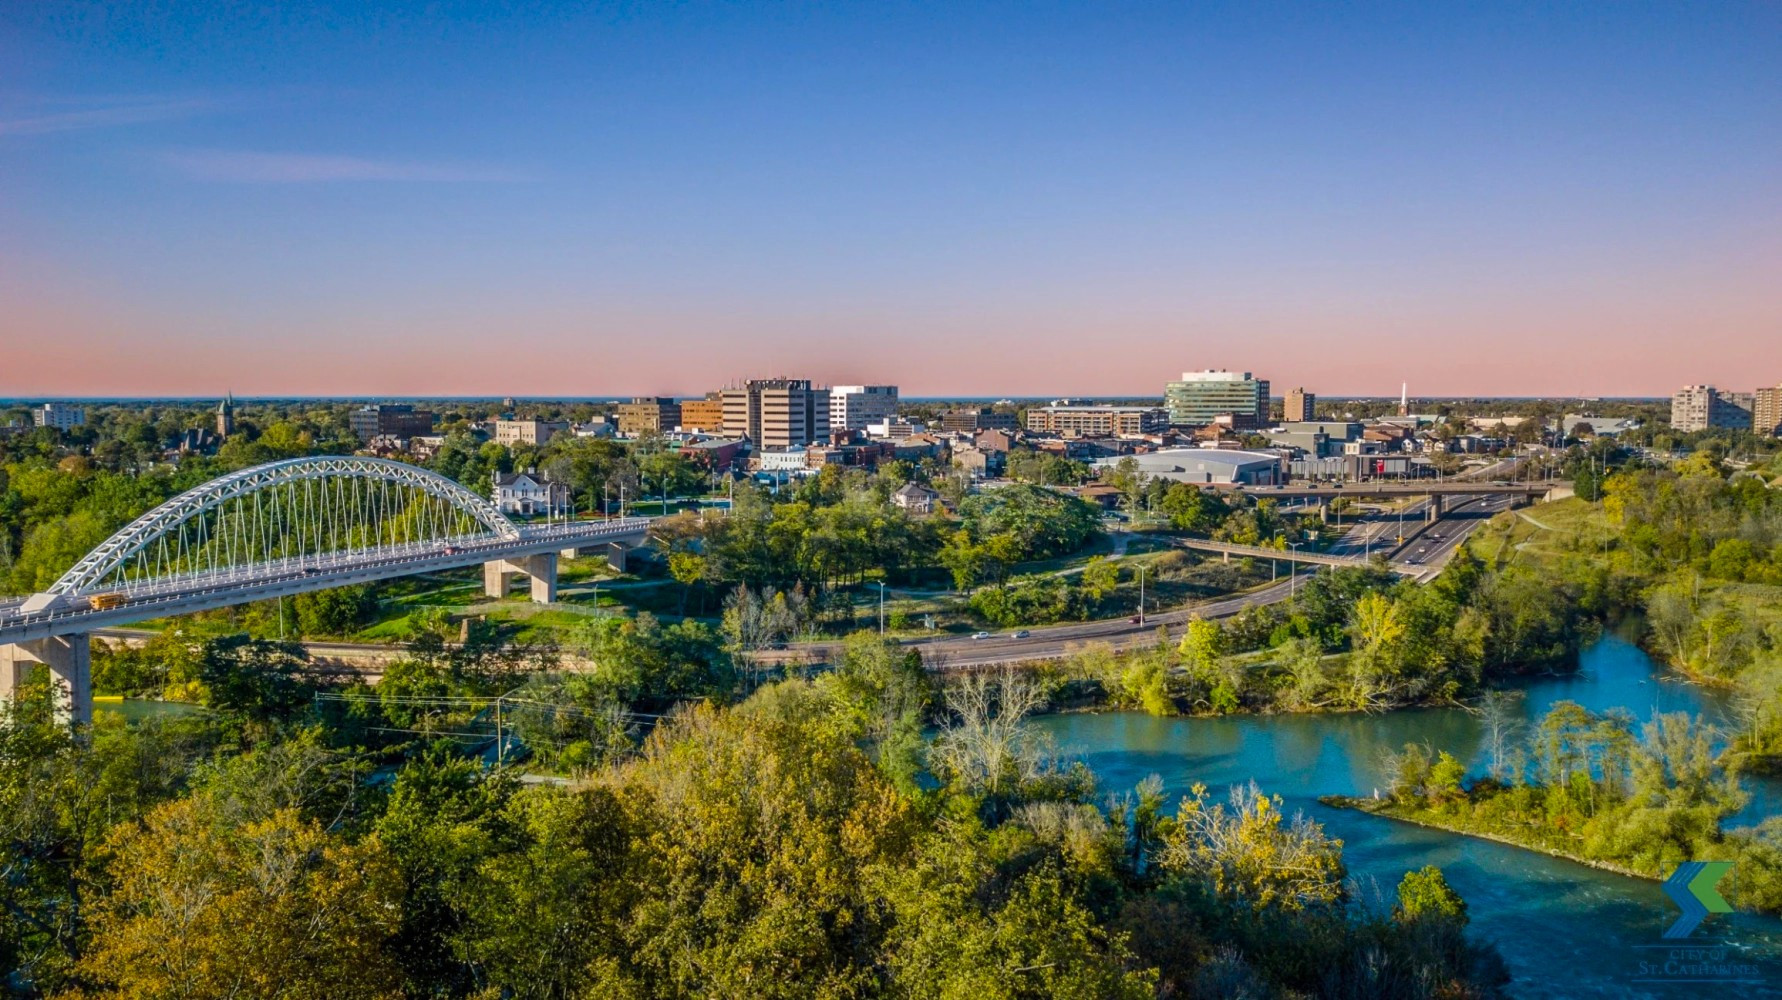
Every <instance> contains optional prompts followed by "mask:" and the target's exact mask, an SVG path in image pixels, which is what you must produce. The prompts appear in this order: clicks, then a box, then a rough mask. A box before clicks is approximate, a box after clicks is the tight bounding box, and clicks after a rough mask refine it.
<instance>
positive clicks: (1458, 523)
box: [761, 493, 1521, 670]
mask: <svg viewBox="0 0 1782 1000" xmlns="http://www.w3.org/2000/svg"><path fill="white" fill-rule="evenodd" d="M1519 499H1521V495H1519V494H1509V493H1504V494H1497V495H1482V496H1481V495H1474V494H1469V495H1466V496H1461V497H1454V498H1451V499H1450V500H1449V502H1448V505H1447V511H1448V513H1447V514H1445V516H1444V517H1443V519H1442V520H1440V521H1436V522H1434V523H1433V524H1432V523H1430V522H1427V521H1425V520H1424V519H1423V516H1422V514H1421V511H1422V510H1423V507H1424V506H1425V504H1426V503H1427V501H1418V502H1416V503H1413V504H1410V505H1409V506H1407V507H1406V508H1405V511H1404V533H1405V544H1404V545H1403V546H1402V547H1401V546H1399V545H1398V543H1397V538H1398V531H1399V516H1398V514H1397V513H1392V514H1369V515H1364V516H1362V517H1361V519H1360V520H1358V521H1357V522H1356V524H1355V525H1354V526H1353V527H1351V528H1350V529H1349V530H1348V531H1347V532H1346V533H1344V535H1343V537H1342V538H1341V539H1339V540H1338V541H1337V542H1336V543H1335V544H1333V545H1332V546H1331V548H1330V549H1329V550H1328V551H1330V552H1331V553H1333V554H1336V555H1353V556H1361V555H1364V554H1371V553H1379V554H1382V555H1385V556H1387V557H1388V558H1390V559H1393V560H1395V561H1397V562H1399V563H1401V564H1402V563H1408V564H1411V565H1414V566H1420V567H1424V568H1425V570H1426V572H1424V573H1422V574H1420V575H1419V576H1418V577H1417V579H1419V580H1421V581H1427V580H1429V579H1433V578H1434V577H1435V575H1436V574H1437V573H1439V572H1440V571H1441V568H1442V566H1443V565H1445V564H1446V563H1447V561H1448V559H1449V557H1451V556H1452V555H1453V554H1454V551H1455V549H1457V548H1458V547H1459V546H1460V544H1461V543H1462V542H1463V541H1465V540H1466V538H1467V536H1468V535H1470V534H1472V532H1473V531H1475V530H1477V529H1478V527H1479V526H1480V525H1482V524H1484V523H1485V522H1486V521H1488V520H1490V519H1491V518H1492V516H1494V515H1496V514H1498V513H1500V512H1501V511H1505V510H1508V509H1510V507H1511V506H1512V505H1513V504H1514V503H1515V502H1516V501H1517V500H1519ZM1414 514H1415V515H1417V516H1416V517H1415V518H1413V516H1412V515H1414ZM1282 562H1283V563H1286V562H1287V559H1286V557H1285V556H1283V557H1282ZM1285 568H1286V567H1285V566H1283V571H1285ZM1313 571H1314V570H1313V568H1312V567H1309V566H1301V567H1300V572H1299V574H1298V576H1299V577H1300V578H1301V579H1303V578H1305V577H1307V576H1310V575H1311V573H1312V572H1313ZM1296 586H1298V583H1297V582H1296V580H1295V579H1294V578H1293V577H1291V576H1289V577H1286V578H1284V579H1281V580H1279V581H1277V582H1275V583H1272V584H1269V585H1268V586H1266V587H1262V588H1259V589H1257V590H1252V591H1249V592H1247V593H1243V594H1234V595H1232V596H1230V597H1221V598H1217V599H1214V600H1210V601H1204V602H1201V603H1199V604H1195V605H1191V606H1189V607H1185V608H1179V609H1176V610H1174V611H1168V612H1162V613H1158V614H1147V615H1145V616H1144V621H1143V622H1142V623H1141V622H1139V621H1137V620H1136V619H1135V618H1116V619H1108V620H1103V621H1094V622H1078V623H1074V624H1069V625H1049V626H1036V627H1034V628H1031V629H1017V630H1012V631H1004V632H998V633H993V634H991V635H990V636H988V637H987V638H982V639H977V638H972V637H970V636H960V635H946V636H936V637H933V638H922V639H910V640H906V641H905V643H904V645H906V646H909V647H911V648H913V649H918V650H920V651H921V652H922V655H923V659H924V660H925V661H927V663H928V665H929V666H930V667H931V668H933V669H941V670H945V669H958V668H969V667H981V666H992V665H996V664H1002V663H1017V662H1020V661H1023V660H1047V659H1057V658H1059V657H1063V656H1066V655H1069V654H1070V652H1071V651H1072V650H1074V649H1076V648H1078V647H1081V646H1083V645H1085V644H1087V643H1090V642H1105V643H1107V644H1108V645H1110V646H1112V647H1114V648H1115V649H1129V648H1132V647H1135V646H1142V645H1145V644H1147V643H1151V642H1155V641H1156V638H1157V630H1158V629H1159V628H1163V629H1167V630H1168V631H1169V633H1170V635H1171V636H1172V637H1179V636H1180V635H1181V630H1182V626H1183V624H1184V623H1185V622H1186V621H1187V620H1188V618H1189V616H1191V615H1199V616H1200V617H1202V618H1208V619H1213V618H1228V617H1230V616H1232V615H1235V614H1237V613H1239V612H1240V611H1243V610H1244V609H1245V608H1248V607H1251V606H1252V605H1257V604H1275V603H1278V602H1280V601H1284V600H1287V599H1288V598H1289V597H1290V596H1291V594H1292V592H1293V590H1294V589H1295V588H1296ZM1017 635H1019V637H1017ZM839 646H840V644H839V643H836V642H827V641H826V642H813V643H798V644H794V645H792V646H790V647H789V648H787V649H785V650H778V651H772V652H767V653H764V654H761V659H762V660H764V661H767V662H778V661H804V662H821V661H823V660H825V659H826V658H828V657H829V656H832V655H833V654H834V653H835V652H836V651H838V649H839Z"/></svg>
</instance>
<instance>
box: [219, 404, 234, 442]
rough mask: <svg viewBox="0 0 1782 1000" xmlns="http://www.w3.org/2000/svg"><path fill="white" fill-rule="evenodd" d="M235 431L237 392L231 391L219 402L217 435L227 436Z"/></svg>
mask: <svg viewBox="0 0 1782 1000" xmlns="http://www.w3.org/2000/svg"><path fill="white" fill-rule="evenodd" d="M233 433H235V394H234V393H229V394H228V395H226V396H224V397H223V401H222V402H221V403H218V404H217V437H220V438H226V437H228V436H229V435H231V434H233Z"/></svg>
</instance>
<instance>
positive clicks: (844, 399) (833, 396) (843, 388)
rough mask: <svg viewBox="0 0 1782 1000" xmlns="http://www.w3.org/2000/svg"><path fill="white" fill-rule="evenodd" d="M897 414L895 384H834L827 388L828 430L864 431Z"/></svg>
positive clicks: (893, 417) (895, 416)
mask: <svg viewBox="0 0 1782 1000" xmlns="http://www.w3.org/2000/svg"><path fill="white" fill-rule="evenodd" d="M896 418H897V387H896V386H894V385H837V386H831V387H830V389H829V430H830V432H831V433H833V432H836V431H863V430H865V429H866V428H867V426H868V425H869V424H877V423H884V422H885V421H888V420H894V419H896Z"/></svg>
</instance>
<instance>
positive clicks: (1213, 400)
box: [1163, 371, 1268, 429]
mask: <svg viewBox="0 0 1782 1000" xmlns="http://www.w3.org/2000/svg"><path fill="white" fill-rule="evenodd" d="M1163 400H1164V405H1165V406H1166V407H1168V408H1169V422H1170V423H1172V424H1178V425H1183V426H1189V427H1198V426H1204V425H1206V424H1210V423H1213V422H1214V421H1215V420H1217V419H1218V418H1219V417H1222V416H1225V415H1226V414H1230V415H1231V418H1232V419H1231V425H1232V427H1233V428H1234V429H1242V428H1245V427H1258V426H1261V425H1263V424H1266V423H1267V422H1268V380H1267V379H1259V378H1255V377H1253V376H1252V375H1251V374H1250V373H1249V372H1228V371H1204V372H1183V373H1182V378H1181V381H1178V382H1171V383H1169V384H1168V385H1166V386H1165V387H1164V390H1163Z"/></svg>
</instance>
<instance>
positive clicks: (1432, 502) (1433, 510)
mask: <svg viewBox="0 0 1782 1000" xmlns="http://www.w3.org/2000/svg"><path fill="white" fill-rule="evenodd" d="M1444 509H1445V505H1444V504H1443V502H1442V495H1441V494H1440V493H1436V494H1432V495H1431V496H1430V498H1429V523H1430V524H1434V523H1436V522H1437V521H1440V520H1441V519H1442V513H1443V510H1444Z"/></svg>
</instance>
